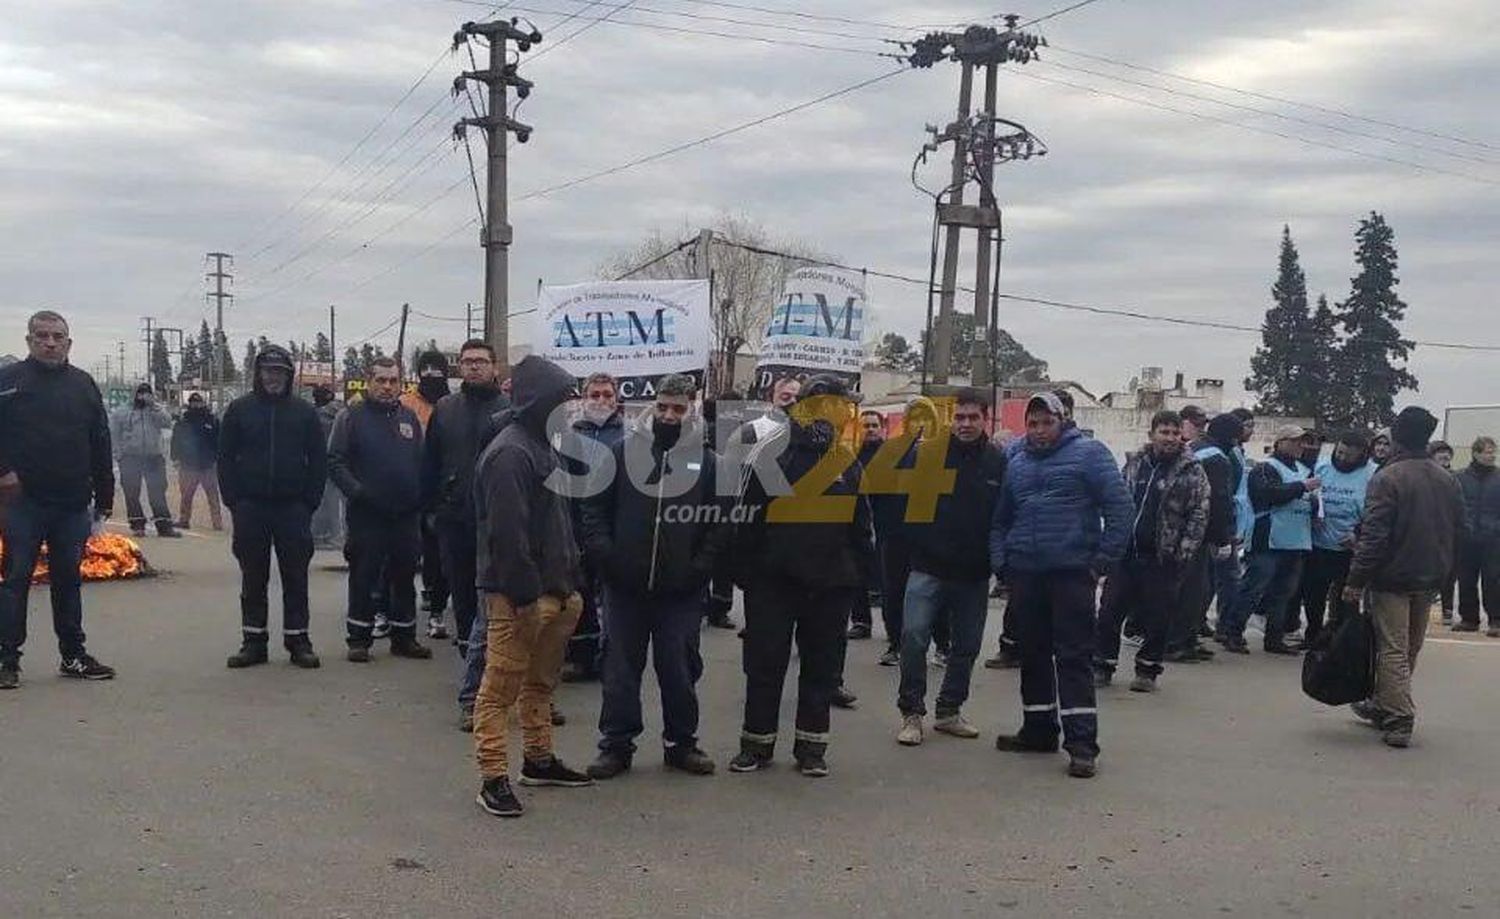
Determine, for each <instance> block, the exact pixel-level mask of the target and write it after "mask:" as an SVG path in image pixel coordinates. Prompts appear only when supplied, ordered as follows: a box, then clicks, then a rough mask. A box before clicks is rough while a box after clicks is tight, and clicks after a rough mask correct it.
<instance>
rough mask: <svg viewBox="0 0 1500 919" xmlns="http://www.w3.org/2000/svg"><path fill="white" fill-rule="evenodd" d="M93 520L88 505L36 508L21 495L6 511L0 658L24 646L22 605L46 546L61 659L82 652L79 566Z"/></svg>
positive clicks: (0, 565)
mask: <svg viewBox="0 0 1500 919" xmlns="http://www.w3.org/2000/svg"><path fill="white" fill-rule="evenodd" d="M92 526H93V516H92V515H91V514H90V513H89V509H88V508H87V507H83V508H59V507H51V506H48V505H45V504H39V503H37V502H36V501H34V500H32V499H31V498H28V497H26V496H25V495H22V496H21V497H20V498H17V499H16V501H15V503H13V504H11V506H10V507H9V508H8V509H7V511H6V512H5V513H4V524H3V526H0V537H3V538H4V540H5V556H4V559H3V560H0V577H3V578H4V583H0V660H15V659H17V658H19V657H20V656H21V646H22V645H24V644H26V604H27V600H28V599H29V598H30V596H31V572H32V570H33V569H34V568H35V567H36V560H37V556H39V555H40V554H41V551H42V543H44V542H45V543H46V544H47V568H48V571H49V580H50V581H51V585H52V628H53V631H55V632H56V633H57V646H58V650H59V651H61V652H62V656H63V658H64V659H71V658H75V657H77V656H79V655H80V654H82V653H83V641H84V636H83V594H82V591H81V590H80V587H81V585H82V583H83V581H82V578H81V576H80V575H79V572H78V566H79V565H80V564H82V562H83V545H84V543H86V542H88V538H89V530H90V528H91V527H92Z"/></svg>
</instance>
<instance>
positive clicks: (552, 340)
mask: <svg viewBox="0 0 1500 919" xmlns="http://www.w3.org/2000/svg"><path fill="white" fill-rule="evenodd" d="M709 313H710V309H709V283H708V281H707V280H689V281H595V282H592V283H588V284H571V285H567V286H564V287H543V288H542V290H541V294H540V295H539V297H538V299H537V318H536V326H535V333H534V338H533V341H532V351H533V352H534V353H536V354H539V355H541V356H542V357H544V358H546V359H547V360H549V361H552V362H553V363H554V364H557V365H558V366H559V367H561V368H563V369H564V370H566V371H567V372H568V373H571V374H572V375H573V376H575V377H578V378H579V379H580V380H582V379H584V378H586V377H588V376H589V374H593V373H600V372H603V373H608V374H611V375H612V376H614V377H615V378H616V379H617V380H618V381H619V383H620V398H621V399H626V400H642V399H651V398H653V397H654V396H655V395H656V389H655V384H656V381H657V380H658V379H660V378H661V377H662V376H663V375H665V374H668V373H681V374H686V375H688V376H691V377H692V378H693V379H694V380H696V381H697V383H698V386H699V388H700V390H701V389H702V387H703V376H704V370H705V368H707V367H708V357H709V347H710V341H711V338H712V336H711V334H710V328H711V325H712V323H711V321H710V315H709Z"/></svg>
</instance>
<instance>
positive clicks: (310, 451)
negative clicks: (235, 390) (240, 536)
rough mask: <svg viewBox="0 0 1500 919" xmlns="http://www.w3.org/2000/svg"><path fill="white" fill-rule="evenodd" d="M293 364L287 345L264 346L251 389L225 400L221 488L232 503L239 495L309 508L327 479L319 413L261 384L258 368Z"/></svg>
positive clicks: (319, 496)
mask: <svg viewBox="0 0 1500 919" xmlns="http://www.w3.org/2000/svg"><path fill="white" fill-rule="evenodd" d="M267 366H273V367H283V368H285V369H286V371H287V373H288V380H290V374H291V369H292V357H291V355H290V354H288V353H287V351H286V349H285V348H282V347H280V346H278V345H268V346H266V347H265V348H262V349H261V351H260V353H259V354H257V355H256V356H255V361H254V365H253V366H252V368H251V369H252V371H253V373H252V376H253V379H254V381H255V382H254V388H253V389H252V390H251V391H250V392H248V393H246V394H245V395H243V396H240V397H239V398H238V399H236V400H234V401H233V402H231V403H229V407H228V408H227V409H225V410H224V418H223V420H222V421H221V422H220V424H219V491H220V493H221V494H222V495H223V497H224V503H225V504H226V505H227V506H228V507H230V508H233V507H234V506H235V505H236V504H238V503H239V502H240V501H242V500H252V501H257V502H265V503H270V504H291V503H300V504H302V505H304V506H305V507H306V508H307V509H308V511H309V512H311V511H312V510H314V509H316V508H317V506H318V505H319V504H320V503H321V502H322V500H323V486H324V484H325V483H326V482H327V479H328V448H327V445H326V444H325V443H324V441H323V428H322V426H321V425H320V424H319V423H318V413H317V411H316V410H315V409H314V408H313V407H312V404H311V403H309V402H304V401H303V400H301V399H299V398H297V397H296V396H293V395H292V388H291V386H290V384H289V385H288V386H287V388H286V391H285V392H283V393H282V394H281V395H279V396H273V395H271V394H270V393H268V392H266V391H265V389H263V388H262V387H261V383H260V370H261V368H262V367H267Z"/></svg>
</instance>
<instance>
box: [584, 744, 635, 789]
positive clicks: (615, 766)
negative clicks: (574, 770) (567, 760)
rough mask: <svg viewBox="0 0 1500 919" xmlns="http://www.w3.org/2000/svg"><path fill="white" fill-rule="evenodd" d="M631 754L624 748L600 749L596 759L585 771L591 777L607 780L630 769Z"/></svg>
mask: <svg viewBox="0 0 1500 919" xmlns="http://www.w3.org/2000/svg"><path fill="white" fill-rule="evenodd" d="M630 759H631V757H630V754H629V753H626V752H625V751H623V750H600V751H599V755H598V756H596V757H594V761H593V762H592V763H589V767H588V768H587V769H585V770H584V771H585V772H587V773H588V775H589V778H591V779H597V780H599V781H601V782H602V781H605V780H607V779H612V778H614V777H615V776H617V775H619V774H620V773H622V772H629V771H630Z"/></svg>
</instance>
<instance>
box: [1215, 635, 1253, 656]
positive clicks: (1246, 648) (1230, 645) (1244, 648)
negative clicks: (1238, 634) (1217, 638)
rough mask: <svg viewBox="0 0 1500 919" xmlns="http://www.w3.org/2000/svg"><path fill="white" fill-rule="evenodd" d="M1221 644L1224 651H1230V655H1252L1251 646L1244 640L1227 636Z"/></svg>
mask: <svg viewBox="0 0 1500 919" xmlns="http://www.w3.org/2000/svg"><path fill="white" fill-rule="evenodd" d="M1220 644H1222V645H1223V646H1224V650H1225V651H1228V652H1229V653H1230V654H1249V653H1250V645H1248V644H1247V643H1246V642H1245V639H1243V638H1233V637H1231V636H1228V635H1226V636H1224V640H1223V641H1222V642H1220Z"/></svg>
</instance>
